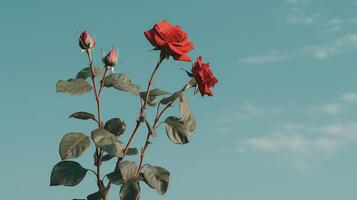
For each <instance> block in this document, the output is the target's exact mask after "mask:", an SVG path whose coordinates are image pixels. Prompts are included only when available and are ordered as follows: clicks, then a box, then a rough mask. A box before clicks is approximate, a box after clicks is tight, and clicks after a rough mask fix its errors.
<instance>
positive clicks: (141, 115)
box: [116, 54, 165, 168]
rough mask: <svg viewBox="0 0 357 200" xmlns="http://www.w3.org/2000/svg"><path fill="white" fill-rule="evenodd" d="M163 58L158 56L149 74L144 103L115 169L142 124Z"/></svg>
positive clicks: (161, 55)
mask: <svg viewBox="0 0 357 200" xmlns="http://www.w3.org/2000/svg"><path fill="white" fill-rule="evenodd" d="M164 58H165V56H164V55H163V54H160V58H159V61H158V62H157V64H156V66H155V68H154V70H153V72H152V73H151V76H150V79H149V83H148V86H147V89H146V96H145V99H144V103H143V104H142V105H141V107H140V114H139V117H138V119H137V120H136V125H135V128H134V130H133V132H132V134H131V136H130V138H129V140H128V143H127V144H126V146H125V148H124V150H123V152H124V155H123V157H121V158H118V160H117V163H116V168H118V166H119V163H120V161H121V160H123V159H124V157H125V156H126V154H127V152H128V149H129V147H130V144H131V142H132V141H133V139H134V137H135V135H136V133H137V132H138V130H139V128H140V125H141V123H142V122H143V119H144V115H145V110H146V106H147V103H148V99H149V93H150V88H151V86H152V83H153V80H154V77H155V74H156V72H157V70H158V69H159V66H160V64H161V63H162V61H163V60H164Z"/></svg>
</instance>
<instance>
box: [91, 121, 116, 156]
mask: <svg viewBox="0 0 357 200" xmlns="http://www.w3.org/2000/svg"><path fill="white" fill-rule="evenodd" d="M92 139H93V141H94V143H95V144H96V146H97V147H99V148H101V149H102V150H104V151H105V152H107V153H108V154H110V155H112V156H117V157H123V147H122V144H120V142H119V140H118V139H117V138H116V137H115V135H113V134H111V133H110V132H108V131H106V130H105V129H102V128H98V129H95V130H94V131H92Z"/></svg>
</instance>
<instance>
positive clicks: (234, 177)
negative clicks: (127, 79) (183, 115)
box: [0, 0, 357, 200]
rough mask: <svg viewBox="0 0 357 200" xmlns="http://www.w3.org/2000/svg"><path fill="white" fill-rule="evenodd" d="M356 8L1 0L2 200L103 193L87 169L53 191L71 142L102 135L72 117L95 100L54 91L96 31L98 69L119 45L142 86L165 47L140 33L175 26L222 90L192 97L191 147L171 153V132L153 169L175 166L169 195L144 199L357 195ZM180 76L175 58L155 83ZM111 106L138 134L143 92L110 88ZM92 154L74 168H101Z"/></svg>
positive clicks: (315, 2)
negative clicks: (65, 142)
mask: <svg viewBox="0 0 357 200" xmlns="http://www.w3.org/2000/svg"><path fill="white" fill-rule="evenodd" d="M356 9H357V3H356V1H354V0H341V1H334V0H274V1H259V0H235V1H233V0H232V1H229V0H223V1H203V0H197V1H188V0H181V1H158V0H153V1H120V0H116V1H114V0H113V1H39V0H34V1H18V0H12V1H6V0H2V1H1V4H0V55H1V59H0V69H1V78H0V97H1V100H0V102H1V103H0V111H1V115H0V122H1V123H0V124H1V126H0V134H1V139H0V158H1V164H0V188H1V190H0V191H1V198H2V199H18V200H21V199H53V200H63V199H72V198H85V197H86V196H87V195H88V194H90V193H91V192H94V191H95V190H96V184H95V182H94V177H93V176H92V174H90V173H88V174H87V176H86V178H85V179H84V181H83V182H82V183H81V184H80V185H78V186H76V187H72V188H65V187H49V176H50V172H51V169H52V167H53V165H55V164H56V163H57V162H58V161H59V160H60V157H59V155H58V144H59V141H60V139H61V138H62V136H63V134H65V133H67V132H71V131H82V132H85V133H87V134H89V133H90V131H91V130H93V129H94V128H95V124H94V123H91V122H87V121H78V120H73V119H68V118H67V116H69V115H70V114H71V113H73V112H76V111H81V110H84V111H89V112H93V113H94V112H95V101H94V98H93V96H92V93H89V94H88V95H85V96H80V97H71V96H68V95H66V94H62V93H56V92H55V84H56V82H57V80H60V79H68V78H71V77H73V76H74V75H75V74H76V73H77V72H78V71H79V70H81V69H82V68H84V67H85V66H86V57H85V54H83V53H81V51H80V48H79V47H78V36H79V34H80V32H81V31H82V30H88V31H90V32H91V33H92V34H93V36H94V37H95V39H96V40H97V45H96V49H95V52H94V54H95V57H94V59H95V62H96V63H97V64H98V65H100V56H101V49H103V50H108V49H110V48H111V47H112V46H114V47H116V48H118V49H119V50H120V61H121V64H120V65H119V66H118V67H117V68H116V71H117V72H124V73H127V74H129V75H130V76H131V77H133V79H134V81H135V82H136V83H138V84H139V85H141V87H142V88H144V87H145V85H146V82H147V80H148V76H149V73H150V72H151V70H152V69H153V66H154V64H155V62H156V60H157V58H158V52H154V51H149V50H150V49H151V48H152V47H151V46H150V44H149V43H148V42H147V40H146V39H145V37H144V34H143V31H144V30H147V29H150V28H151V27H152V25H153V24H154V23H156V22H158V21H161V20H162V19H167V20H168V21H170V22H171V23H173V24H178V25H180V26H181V27H182V28H183V29H184V30H185V31H187V32H188V33H189V36H190V39H191V40H192V41H193V42H194V43H195V45H196V48H195V49H194V50H193V51H192V52H191V53H190V55H191V57H192V58H196V57H197V56H199V55H202V56H203V59H204V61H209V62H210V64H211V68H212V70H213V72H214V73H215V74H216V76H217V78H218V80H219V83H218V84H217V85H216V87H215V88H214V89H213V92H214V94H215V96H214V97H211V98H210V97H204V98H201V97H200V96H199V95H197V96H194V97H191V94H190V93H188V94H187V98H188V100H189V103H190V105H191V107H192V108H193V111H194V113H195V116H196V118H197V122H198V126H197V129H196V131H195V134H194V135H193V138H192V141H191V143H189V144H187V145H183V146H180V145H174V144H172V143H171V142H170V141H169V140H168V139H167V136H166V134H165V131H164V130H163V129H160V132H159V137H157V138H155V139H154V140H153V144H152V145H151V146H150V148H149V150H148V152H147V153H148V154H147V157H146V161H147V162H149V163H151V164H154V165H160V166H163V167H165V168H166V169H168V170H170V172H171V182H170V186H169V190H168V192H167V194H166V195H165V196H164V197H161V196H160V195H159V194H158V193H156V192H155V191H154V190H152V189H150V188H148V187H147V186H146V185H145V184H142V185H141V186H142V187H141V188H142V199H170V200H181V199H207V200H222V199H223V200H226V199H244V200H261V199H265V200H286V199H289V200H301V199H305V200H310V199H311V200H315V199H324V200H336V199H341V200H352V199H356V198H357V192H356V185H357V182H356V180H357V173H356V169H357V158H356V155H355V152H356V150H357V148H356V144H357V133H356V131H357V120H356V117H357V115H356V111H357V106H356V105H357V104H356V102H357V86H356V78H355V77H356V75H357V69H356V63H357V57H356V54H357V39H356V38H357V16H356ZM179 67H183V68H186V69H190V67H191V65H190V63H184V62H175V61H173V60H172V59H170V61H169V62H164V63H163V65H162V67H161V68H160V70H159V73H158V76H157V79H156V80H155V82H154V84H155V86H159V87H161V88H162V89H165V90H169V91H173V90H175V89H176V88H179V87H180V86H181V85H183V84H184V83H185V82H186V81H187V78H186V76H185V74H184V73H183V72H182V71H181V70H178V68H179ZM102 101H103V104H102V105H103V117H104V119H110V118H112V117H121V118H123V119H124V120H125V121H126V122H127V125H128V130H132V128H133V126H134V120H135V117H136V115H137V112H138V110H139V102H138V99H137V98H136V97H134V96H132V95H130V94H126V93H121V92H118V91H116V90H112V89H106V90H104V91H103V97H102ZM176 112H177V106H176V107H175V108H174V109H173V111H172V114H174V113H176ZM169 114H170V113H169ZM144 133H145V131H144V129H142V131H140V132H139V133H138V137H137V138H136V139H135V142H134V145H135V146H138V147H140V146H141V145H142V144H143V142H144V136H143V135H144ZM128 135H129V134H127V135H126V138H127V137H128ZM91 152H93V146H92V149H91V150H90V151H88V152H86V154H85V155H84V156H83V157H81V158H79V159H77V161H78V162H81V163H82V165H83V166H85V167H91V166H92V162H91V158H92V154H91ZM113 165H114V163H113V162H111V165H110V166H109V167H107V168H105V170H107V172H109V171H110V169H112V166H113ZM118 191H119V188H116V187H113V188H112V191H111V193H110V199H117V198H118V193H119V192H118Z"/></svg>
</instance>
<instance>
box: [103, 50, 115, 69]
mask: <svg viewBox="0 0 357 200" xmlns="http://www.w3.org/2000/svg"><path fill="white" fill-rule="evenodd" d="M102 61H103V63H104V64H105V65H106V66H110V67H113V66H115V65H116V64H117V63H118V50H116V49H114V48H113V49H112V50H110V51H109V53H108V54H107V55H106V56H104V57H103V58H102Z"/></svg>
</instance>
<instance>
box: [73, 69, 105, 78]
mask: <svg viewBox="0 0 357 200" xmlns="http://www.w3.org/2000/svg"><path fill="white" fill-rule="evenodd" d="M104 71H105V70H104V69H103V68H99V67H93V72H94V77H99V78H102V77H103V75H104ZM89 77H90V69H89V67H86V68H84V69H82V70H81V71H80V72H78V74H77V76H76V78H77V79H78V78H81V79H87V78H89Z"/></svg>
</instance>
